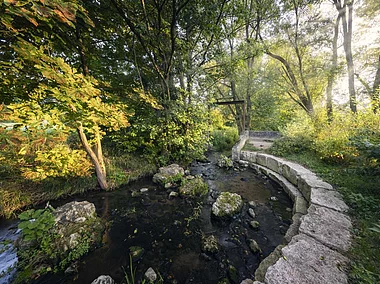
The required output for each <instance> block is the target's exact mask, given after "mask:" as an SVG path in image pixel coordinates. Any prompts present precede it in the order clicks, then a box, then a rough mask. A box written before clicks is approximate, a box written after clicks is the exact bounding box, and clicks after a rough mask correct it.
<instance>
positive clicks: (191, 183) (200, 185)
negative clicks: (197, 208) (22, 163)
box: [179, 177, 208, 197]
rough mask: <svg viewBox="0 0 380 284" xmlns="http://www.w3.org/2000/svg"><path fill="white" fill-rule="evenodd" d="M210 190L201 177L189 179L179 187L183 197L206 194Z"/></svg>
mask: <svg viewBox="0 0 380 284" xmlns="http://www.w3.org/2000/svg"><path fill="white" fill-rule="evenodd" d="M207 192H208V185H207V183H205V182H204V181H203V179H202V178H201V177H195V178H193V179H187V180H184V181H183V182H182V185H181V187H180V188H179V194H180V195H181V196H182V197H197V196H203V195H206V194H207Z"/></svg>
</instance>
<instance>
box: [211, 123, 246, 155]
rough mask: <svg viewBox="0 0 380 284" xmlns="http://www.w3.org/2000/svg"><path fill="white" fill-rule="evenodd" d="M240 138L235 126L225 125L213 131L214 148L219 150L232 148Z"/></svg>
mask: <svg viewBox="0 0 380 284" xmlns="http://www.w3.org/2000/svg"><path fill="white" fill-rule="evenodd" d="M238 140H239V134H238V131H237V129H236V128H234V127H224V128H223V129H216V130H214V131H213V132H212V145H213V149H214V150H215V151H218V152H223V151H226V150H231V149H232V147H233V146H234V145H235V143H236V142H237V141H238Z"/></svg>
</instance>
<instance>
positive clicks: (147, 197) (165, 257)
mask: <svg viewBox="0 0 380 284" xmlns="http://www.w3.org/2000/svg"><path fill="white" fill-rule="evenodd" d="M211 161H212V162H207V163H202V162H196V163H193V165H192V166H191V168H190V170H191V173H192V174H194V175H195V174H200V175H202V176H203V178H204V179H205V180H206V181H207V182H208V184H209V187H210V192H209V194H208V195H207V196H205V197H204V198H202V199H201V200H190V199H182V198H179V197H177V198H174V199H169V198H168V195H169V192H170V191H166V190H160V189H158V188H157V186H156V185H155V184H153V183H152V182H151V179H143V180H140V181H138V182H136V183H133V184H131V185H128V186H125V187H124V188H121V189H119V190H117V191H113V192H92V193H88V194H86V195H84V196H76V197H74V198H71V199H70V200H63V201H59V202H55V203H53V204H52V205H53V206H54V207H57V206H59V205H61V204H64V203H67V202H70V201H73V200H76V201H82V200H87V201H89V202H93V203H94V204H95V206H96V208H97V212H98V215H99V216H101V217H102V218H104V219H105V220H107V221H108V222H109V226H108V230H107V231H106V233H105V235H104V237H103V240H104V244H103V245H102V246H101V247H100V248H98V249H96V250H95V251H93V252H91V253H89V254H88V255H87V256H85V257H83V259H81V260H80V261H79V262H78V263H77V272H75V273H71V274H65V273H61V274H57V275H46V276H44V277H41V278H40V279H38V280H36V281H35V282H34V283H40V284H42V283H91V282H92V281H93V280H94V279H96V278H97V277H98V276H99V275H102V274H105V275H110V276H112V278H113V279H114V280H115V281H116V282H117V283H121V282H122V281H123V280H124V269H125V270H126V271H129V265H130V259H129V248H130V247H131V246H140V247H142V248H144V251H145V252H144V254H143V256H142V257H141V258H140V259H139V260H138V261H136V262H134V263H133V268H135V269H136V278H137V279H141V278H142V277H143V274H144V272H145V271H146V270H147V269H148V268H149V267H152V268H153V269H154V270H155V271H156V272H158V273H159V274H160V276H161V277H162V278H163V280H164V283H211V284H212V283H218V281H220V280H221V279H223V278H227V277H230V280H232V279H231V278H233V277H231V275H230V274H229V273H228V267H229V266H230V265H232V266H234V267H235V268H236V269H237V271H238V275H237V278H236V277H235V281H236V279H238V280H237V281H239V282H238V283H240V281H241V280H243V279H246V278H251V279H253V275H254V272H255V270H256V268H257V267H258V264H259V262H260V260H262V259H263V258H264V257H266V256H267V255H268V254H269V253H270V252H272V251H273V250H274V248H275V247H276V246H277V245H278V244H280V243H281V242H282V238H283V236H284V234H285V232H286V230H287V228H288V226H289V224H290V219H291V213H290V212H289V209H287V208H289V207H291V201H290V200H289V198H288V197H287V196H286V194H285V193H284V192H283V191H282V190H281V188H279V187H278V185H277V184H275V183H274V182H272V181H270V180H268V179H265V178H262V177H260V176H258V175H256V174H255V173H254V172H253V171H252V170H250V169H246V170H243V171H240V170H239V171H235V170H233V169H231V170H225V169H219V168H218V167H217V166H216V165H215V162H214V158H213V157H211ZM141 188H148V189H149V191H148V192H146V193H142V194H140V195H139V196H137V197H132V196H131V192H132V191H139V190H140V189H141ZM222 191H230V192H236V193H239V194H240V195H242V197H243V199H244V201H245V205H244V207H243V210H242V213H241V214H240V215H238V216H236V217H235V218H233V219H231V220H229V221H219V220H215V219H214V218H213V217H211V205H212V203H213V202H214V201H215V199H216V197H217V196H218V194H219V193H220V192H222ZM273 196H275V197H276V199H277V201H271V200H270V197H273ZM248 201H255V202H256V204H257V205H256V207H255V209H254V210H255V213H256V218H255V220H257V221H259V223H260V228H259V230H253V229H252V228H251V227H250V225H249V221H251V220H253V219H252V218H251V217H250V216H249V215H248V213H247V212H248V208H249V206H248ZM196 217H197V218H196ZM210 234H213V235H215V236H216V237H217V238H218V240H219V243H220V245H221V248H220V250H219V252H218V253H216V254H214V255H205V254H203V253H202V251H201V238H202V235H206V236H207V235H210ZM248 239H254V240H256V242H257V243H258V244H259V246H260V248H261V249H262V255H260V254H253V253H252V252H251V251H250V249H249V247H248V244H247V241H248Z"/></svg>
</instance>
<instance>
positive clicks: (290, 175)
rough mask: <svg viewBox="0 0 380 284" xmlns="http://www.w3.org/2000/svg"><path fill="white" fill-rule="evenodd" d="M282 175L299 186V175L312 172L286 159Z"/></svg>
mask: <svg viewBox="0 0 380 284" xmlns="http://www.w3.org/2000/svg"><path fill="white" fill-rule="evenodd" d="M281 170H282V175H283V176H284V177H285V178H286V179H287V180H288V181H290V182H291V183H292V184H293V185H295V186H298V176H300V175H303V174H312V172H311V171H309V170H308V169H306V168H304V167H302V166H301V165H298V164H295V163H292V162H288V161H284V162H283V163H282V169H281Z"/></svg>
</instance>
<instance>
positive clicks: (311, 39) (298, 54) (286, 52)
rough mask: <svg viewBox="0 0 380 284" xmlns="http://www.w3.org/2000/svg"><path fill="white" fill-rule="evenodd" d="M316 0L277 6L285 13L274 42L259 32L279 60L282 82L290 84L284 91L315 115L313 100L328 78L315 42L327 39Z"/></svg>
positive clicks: (266, 48) (268, 50)
mask: <svg viewBox="0 0 380 284" xmlns="http://www.w3.org/2000/svg"><path fill="white" fill-rule="evenodd" d="M314 2H317V1H290V2H286V3H284V5H283V6H280V7H279V8H278V9H280V11H281V14H283V15H284V16H283V17H281V18H278V19H277V23H276V24H273V26H272V27H271V28H272V29H273V31H272V34H275V33H277V34H279V36H278V37H277V38H276V39H275V40H274V41H273V40H272V42H271V41H270V40H265V39H264V38H263V34H262V33H261V34H260V38H261V40H262V42H263V44H264V52H265V53H266V54H267V55H268V56H270V57H272V58H273V59H275V60H277V61H278V62H279V63H280V66H281V67H280V68H281V71H282V72H281V74H282V77H283V79H284V82H285V84H282V85H283V86H284V87H285V86H288V87H287V88H286V89H285V92H286V93H287V94H288V95H289V97H290V98H292V100H294V102H296V103H297V104H298V105H299V106H300V107H301V108H302V109H303V110H304V111H306V112H307V114H308V115H309V116H311V117H313V116H314V101H315V100H316V99H317V98H318V97H320V96H321V92H322V89H323V87H322V88H321V86H323V84H325V80H326V79H325V76H324V72H321V71H322V70H323V68H324V63H323V60H321V58H320V56H315V54H317V53H318V51H316V50H313V46H314V45H315V44H316V43H318V45H323V44H325V43H326V42H327V39H326V35H325V33H324V31H325V28H326V21H325V20H324V19H321V17H320V15H319V13H318V12H317V11H316V10H315V9H314V6H313V5H312V4H313V3H314ZM311 31H313V32H314V33H312V32H311ZM267 34H268V32H267ZM276 49H277V51H276ZM280 52H281V53H282V54H281V53H280ZM312 53H314V54H313V55H311V54H312ZM317 78H318V79H317Z"/></svg>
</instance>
